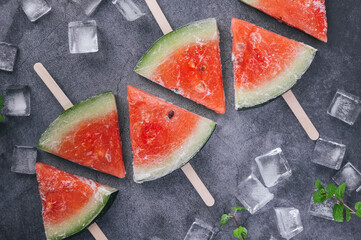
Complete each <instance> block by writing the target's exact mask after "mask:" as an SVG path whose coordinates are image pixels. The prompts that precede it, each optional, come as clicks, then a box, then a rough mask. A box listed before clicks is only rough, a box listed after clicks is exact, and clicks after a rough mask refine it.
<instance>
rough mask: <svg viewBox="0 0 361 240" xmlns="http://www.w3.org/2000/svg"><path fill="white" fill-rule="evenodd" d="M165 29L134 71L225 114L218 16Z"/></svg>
mask: <svg viewBox="0 0 361 240" xmlns="http://www.w3.org/2000/svg"><path fill="white" fill-rule="evenodd" d="M168 30H169V29H167V31H168ZM163 32H164V34H165V35H164V36H163V37H161V38H160V39H158V40H157V41H156V42H155V43H154V44H153V46H152V47H151V48H150V49H149V50H148V51H147V53H146V54H144V56H143V57H142V58H141V59H140V60H139V62H138V64H137V66H136V67H135V69H134V71H135V72H136V73H138V74H140V75H142V76H143V77H145V78H147V79H149V80H151V81H153V82H155V83H157V84H159V85H161V86H163V87H165V88H167V89H169V90H172V91H173V92H175V93H177V94H180V95H182V96H183V97H186V98H189V99H190V100H192V101H195V102H196V103H198V104H201V105H203V106H205V107H207V108H209V109H211V110H213V111H215V112H217V113H221V114H224V113H225V96H224V90H223V80H222V68H221V60H220V50H219V33H218V27H217V21H216V19H214V18H209V19H204V20H200V21H196V22H193V23H190V24H188V25H185V26H183V27H180V28H178V29H176V30H174V31H170V32H166V31H163Z"/></svg>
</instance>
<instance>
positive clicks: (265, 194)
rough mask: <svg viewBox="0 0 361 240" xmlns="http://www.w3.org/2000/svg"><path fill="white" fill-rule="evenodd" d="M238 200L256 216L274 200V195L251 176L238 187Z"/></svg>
mask: <svg viewBox="0 0 361 240" xmlns="http://www.w3.org/2000/svg"><path fill="white" fill-rule="evenodd" d="M237 199H238V200H239V201H240V202H241V203H242V204H243V206H244V207H245V208H247V210H248V211H249V212H250V213H251V214H254V213H256V212H257V211H258V210H259V209H261V208H262V207H263V206H265V205H266V204H267V203H268V202H269V201H271V200H272V199H273V194H272V193H270V191H268V189H267V188H266V187H265V186H263V184H262V183H261V182H260V181H259V180H258V179H257V177H256V176H254V175H253V174H251V175H250V176H248V177H247V178H246V179H244V180H243V181H242V182H241V183H240V184H239V185H238V194H237Z"/></svg>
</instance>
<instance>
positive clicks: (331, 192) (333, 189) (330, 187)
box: [327, 183, 337, 198]
mask: <svg viewBox="0 0 361 240" xmlns="http://www.w3.org/2000/svg"><path fill="white" fill-rule="evenodd" d="M336 189H337V187H336V186H335V185H333V184H332V183H331V184H328V186H327V193H328V198H332V196H333V195H334V194H335V192H336Z"/></svg>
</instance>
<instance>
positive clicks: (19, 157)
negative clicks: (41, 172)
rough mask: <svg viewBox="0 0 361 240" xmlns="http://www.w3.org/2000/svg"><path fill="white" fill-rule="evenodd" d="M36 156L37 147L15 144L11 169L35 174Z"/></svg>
mask: <svg viewBox="0 0 361 240" xmlns="http://www.w3.org/2000/svg"><path fill="white" fill-rule="evenodd" d="M36 157H37V150H36V148H33V147H25V146H15V147H14V151H13V158H12V163H11V171H12V172H16V173H24V174H35V163H36Z"/></svg>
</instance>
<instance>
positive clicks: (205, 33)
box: [134, 18, 219, 78]
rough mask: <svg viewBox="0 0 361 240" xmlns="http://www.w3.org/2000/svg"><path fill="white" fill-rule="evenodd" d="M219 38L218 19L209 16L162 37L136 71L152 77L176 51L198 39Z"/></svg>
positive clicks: (142, 59) (144, 57)
mask: <svg viewBox="0 0 361 240" xmlns="http://www.w3.org/2000/svg"><path fill="white" fill-rule="evenodd" d="M216 39H219V33H218V27H217V21H216V19H215V18H208V19H204V20H200V21H196V22H193V23H190V24H188V25H185V26H183V27H180V28H178V29H176V30H174V31H172V32H170V33H168V34H166V35H164V36H163V37H161V38H160V39H158V40H157V41H156V42H155V43H154V44H153V46H152V47H151V48H150V49H149V50H148V51H147V52H146V53H145V54H144V56H143V57H142V58H141V59H140V60H139V62H138V64H137V66H136V67H135V69H134V71H135V72H136V73H138V74H140V75H141V76H143V77H145V78H151V77H152V74H153V72H154V71H155V70H156V69H157V67H158V66H159V65H160V64H161V63H162V62H163V61H164V60H165V59H166V58H167V57H168V56H170V55H171V54H172V53H173V52H174V51H176V50H177V49H179V48H182V47H185V46H187V45H188V44H191V43H195V42H197V41H200V40H201V41H208V40H216Z"/></svg>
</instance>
